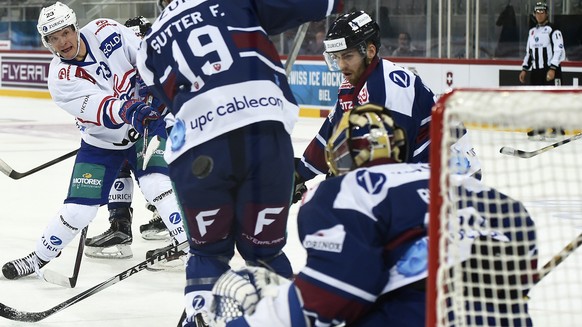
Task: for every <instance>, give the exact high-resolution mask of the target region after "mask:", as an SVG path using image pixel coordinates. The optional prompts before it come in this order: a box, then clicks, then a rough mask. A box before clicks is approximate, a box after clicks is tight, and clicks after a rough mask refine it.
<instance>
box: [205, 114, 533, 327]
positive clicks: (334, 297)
mask: <svg viewBox="0 0 582 327" xmlns="http://www.w3.org/2000/svg"><path fill="white" fill-rule="evenodd" d="M391 112H392V111H390V110H388V109H387V108H383V107H381V106H378V105H375V104H366V105H362V106H358V107H355V108H354V109H353V110H351V111H350V112H349V113H346V115H344V116H343V118H342V119H341V120H340V121H339V122H338V125H337V126H336V128H334V131H333V133H332V136H331V137H330V139H329V141H328V143H327V145H326V159H327V162H328V165H329V168H330V170H331V171H332V173H333V174H334V175H335V176H337V177H332V178H329V179H326V180H325V181H323V182H321V183H320V184H318V185H316V186H314V187H313V188H312V189H310V190H308V191H307V193H306V194H305V197H304V198H303V201H302V205H301V208H300V209H299V213H298V217H297V223H298V229H299V237H300V239H301V244H302V245H303V247H304V248H305V249H306V251H307V263H306V266H305V267H304V268H303V269H301V271H300V272H299V274H298V275H297V276H296V277H295V279H294V280H293V281H290V280H286V279H285V278H283V277H282V276H277V275H275V274H273V273H272V272H269V271H267V270H266V269H262V268H244V269H242V270H239V271H229V272H227V273H225V274H224V275H222V276H221V278H220V279H219V280H218V281H217V282H216V284H215V286H214V288H213V294H214V304H213V306H212V308H213V314H214V317H215V322H216V324H215V326H225V324H226V326H238V327H242V326H256V327H262V326H270V327H291V326H292V327H306V326H344V324H345V326H357V327H364V326H365V327H378V326H398V327H423V326H425V308H426V287H425V281H426V277H427V264H428V263H427V261H428V242H427V239H428V235H427V218H426V217H427V210H428V203H429V192H428V190H429V185H428V182H429V175H430V167H429V165H428V164H425V163H415V164H412V163H404V161H405V158H406V157H407V155H408V151H410V150H411V148H410V147H409V146H408V143H407V138H406V135H405V131H404V129H402V128H400V127H399V126H397V125H396V124H395V119H393V118H392V117H391ZM457 177H458V178H459V181H460V182H459V187H458V192H460V193H462V194H464V195H465V196H463V197H462V198H463V199H471V200H468V201H467V200H462V201H459V203H458V205H459V206H461V207H460V208H463V209H468V210H471V211H472V212H475V216H476V217H479V218H480V219H472V220H470V222H466V224H467V225H468V227H467V228H469V227H470V228H472V229H475V230H478V231H479V232H478V233H475V234H474V235H473V236H468V237H467V240H468V242H467V243H466V244H465V248H463V250H464V251H461V252H464V253H467V254H468V256H466V257H463V258H462V259H461V260H463V259H464V260H466V261H463V262H465V263H467V262H469V263H470V264H471V265H473V264H477V265H479V267H481V270H480V273H481V274H480V275H479V276H478V277H476V278H481V284H482V285H484V287H483V289H485V290H486V291H485V292H483V293H482V294H481V296H475V297H474V300H473V299H471V300H468V302H467V306H469V307H471V308H474V309H475V310H476V311H479V313H477V314H475V315H474V316H471V317H466V319H467V321H466V322H465V321H458V325H463V326H465V325H467V326H531V319H530V318H529V316H528V314H527V301H526V300H525V299H524V295H525V294H527V292H528V289H529V288H530V287H531V283H532V281H533V280H534V278H535V276H537V270H536V269H535V268H536V264H537V261H536V260H537V255H536V234H535V229H534V224H533V221H532V220H531V218H530V216H529V214H528V212H527V211H526V210H525V208H524V206H523V205H522V204H521V203H520V202H519V201H515V200H512V199H510V198H508V197H507V196H506V195H504V194H502V193H500V192H498V191H496V190H494V189H492V188H489V187H487V186H486V185H483V184H482V183H480V181H478V180H476V179H474V178H472V177H468V176H466V175H464V176H460V175H459V176H457ZM491 199H497V200H499V199H503V202H504V203H503V204H501V203H500V204H498V205H494V204H493V203H494V201H491ZM481 201H485V203H490V205H489V206H488V208H484V206H483V202H481ZM459 219H461V217H460V218H459ZM476 221H478V223H476ZM518 226H519V228H517V227H518ZM451 232H454V233H458V232H459V231H456V232H455V231H451ZM467 235H469V234H467ZM475 235H477V236H475ZM482 238H484V239H491V240H493V241H494V243H493V244H496V246H491V243H489V244H488V245H489V247H488V249H485V250H483V249H482V248H481V247H477V246H476V245H475V244H479V243H478V242H479V241H480V240H481V239H482ZM518 248H519V250H516V249H518ZM493 249H495V250H493ZM477 251H478V253H479V256H478V258H479V260H481V261H479V262H473V261H471V260H473V259H472V258H471V255H470V254H472V253H476V252H477ZM487 251H488V252H487ZM516 254H517V255H516ZM500 264H501V265H503V266H504V267H505V266H512V267H520V268H519V269H515V270H512V271H513V274H512V275H511V277H508V278H507V279H501V280H497V279H496V277H492V276H494V275H495V274H494V272H495V270H496V269H497V268H495V267H499V265H500ZM469 271H470V270H469ZM463 276H464V277H463V278H473V276H469V274H468V273H467V277H465V275H463ZM489 277H491V279H492V280H494V281H493V282H492V281H491V280H489V279H488V278H489ZM493 278H495V279H493ZM488 280H489V282H487V281H488ZM504 283H505V284H506V285H505V286H508V285H510V286H511V288H512V290H515V292H512V293H511V294H508V293H509V292H506V293H502V292H496V290H501V289H503V288H502V287H500V286H501V284H504ZM498 287H499V288H498ZM505 289H507V288H505ZM469 301H471V302H470V303H469ZM493 313H503V314H500V315H494V314H493ZM500 316H501V317H502V318H499V317H500ZM455 319H459V320H461V319H465V318H463V317H455ZM473 319H474V320H473Z"/></svg>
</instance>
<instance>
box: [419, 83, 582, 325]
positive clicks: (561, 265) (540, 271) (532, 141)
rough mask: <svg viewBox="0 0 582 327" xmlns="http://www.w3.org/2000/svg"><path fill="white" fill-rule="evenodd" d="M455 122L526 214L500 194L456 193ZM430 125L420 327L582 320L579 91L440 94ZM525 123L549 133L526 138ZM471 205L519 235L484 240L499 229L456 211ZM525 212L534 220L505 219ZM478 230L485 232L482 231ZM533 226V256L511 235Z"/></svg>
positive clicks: (489, 176)
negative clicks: (426, 238) (424, 298)
mask: <svg viewBox="0 0 582 327" xmlns="http://www.w3.org/2000/svg"><path fill="white" fill-rule="evenodd" d="M459 123H462V124H463V125H464V126H465V127H466V128H467V130H468V135H469V136H470V139H471V142H472V144H473V147H474V150H475V152H476V154H477V156H478V158H479V161H480V163H481V175H482V177H481V180H482V181H483V183H484V184H486V185H487V186H491V187H494V188H495V189H497V190H498V191H499V192H502V193H503V194H505V195H507V196H508V197H510V198H512V199H515V200H518V201H520V202H521V203H522V204H523V208H524V210H525V211H526V212H525V213H524V212H515V211H514V210H510V209H509V210H508V204H507V203H506V199H504V198H501V197H500V198H496V199H492V200H483V199H477V198H471V199H469V198H463V197H464V196H466V195H465V194H459V193H458V192H456V189H455V185H458V183H457V184H456V183H455V180H454V179H455V178H457V177H455V176H457V174H455V173H456V172H455V171H452V170H453V169H455V170H457V169H458V165H452V164H451V163H454V162H457V159H458V158H457V157H456V156H455V151H454V150H452V149H451V145H452V144H454V143H455V142H456V141H457V140H458V138H459V136H460V135H462V132H461V131H460V129H459ZM431 124H432V126H431V138H432V141H431V142H432V143H431V169H432V170H431V181H430V192H431V193H430V194H431V202H430V210H429V211H430V227H429V239H430V245H429V248H430V254H429V278H428V283H427V326H430V327H433V326H476V325H483V326H493V325H495V326H528V325H531V324H532V323H533V325H534V326H561V327H563V326H582V260H581V259H582V254H581V253H580V252H582V250H579V251H576V248H577V247H578V245H579V244H580V243H582V242H581V241H580V240H581V239H582V234H581V233H582V163H581V161H582V140H578V138H582V137H580V135H578V134H579V133H580V132H581V129H582V89H574V88H559V89H557V88H543V87H538V88H534V87H531V88H521V87H517V88H498V89H457V90H453V91H451V92H449V93H447V94H445V95H443V96H442V97H441V98H440V99H439V101H438V102H437V105H436V106H435V108H434V110H433V115H432V123H431ZM550 128H554V129H553V130H552V129H550ZM560 128H561V129H564V130H565V135H561V134H560V133H559V130H560ZM530 130H540V131H542V130H545V132H546V133H545V134H542V135H537V136H534V137H528V135H527V132H528V131H530ZM552 131H557V132H558V133H557V135H555V136H554V135H552ZM560 141H562V142H560ZM556 142H560V143H558V145H557V146H555V144H556ZM502 147H505V150H504V151H503V152H504V153H501V152H500V151H501V148H502ZM538 150H541V151H538ZM457 172H458V171H457ZM479 201H480V203H479ZM469 202H470V203H472V204H473V205H474V206H481V208H482V210H485V211H489V210H490V211H492V212H497V213H496V215H497V217H498V218H500V219H506V220H507V221H509V222H510V223H509V227H508V228H510V230H509V233H510V234H511V235H513V236H516V237H515V239H516V240H514V241H512V242H508V243H503V245H502V246H500V244H501V242H499V238H498V239H495V237H491V235H492V234H493V233H494V232H495V231H496V230H498V228H497V227H496V226H491V225H487V224H488V223H487V222H484V221H483V220H479V217H478V215H467V214H466V212H464V211H463V203H469ZM524 214H526V215H527V214H529V216H531V219H532V220H533V222H534V223H535V226H533V227H532V226H527V225H526V224H519V223H511V222H513V221H516V216H520V215H524ZM477 227H479V228H477ZM480 229H485V230H488V231H489V233H492V234H488V235H486V237H480V236H483V235H482V234H480V233H481V232H479V231H478V230H480ZM506 231H507V230H506ZM528 233H529V234H528ZM532 233H535V238H536V245H537V254H536V253H527V251H528V249H531V248H528V245H527V244H523V243H520V241H519V240H518V239H524V237H521V236H524V235H532ZM513 236H512V237H513ZM518 236H519V237H518ZM470 238H473V239H478V240H479V242H478V243H477V242H475V243H474V244H473V245H472V248H471V254H470V255H471V258H476V259H475V260H473V261H469V260H466V259H464V258H466V255H467V253H466V251H467V250H466V243H465V242H466V240H467V239H470ZM463 244H465V247H463ZM524 252H525V253H524ZM524 255H534V256H535V255H537V267H536V266H535V265H533V264H529V263H528V262H526V261H523V260H522V261H520V260H521V259H519V257H520V256H521V258H523V256H524ZM464 256H465V257H464ZM480 256H483V257H480ZM492 257H493V258H492ZM516 257H517V258H518V259H516ZM566 257H567V258H566ZM561 260H563V261H562V262H560V261H561ZM526 308H527V311H528V313H527V314H526V313H525V311H526ZM528 319H531V320H528Z"/></svg>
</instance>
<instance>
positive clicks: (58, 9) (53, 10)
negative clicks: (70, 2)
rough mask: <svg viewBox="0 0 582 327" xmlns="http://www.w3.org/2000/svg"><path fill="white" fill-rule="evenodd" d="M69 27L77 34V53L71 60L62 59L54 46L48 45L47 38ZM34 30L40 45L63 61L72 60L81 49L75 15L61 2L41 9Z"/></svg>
mask: <svg viewBox="0 0 582 327" xmlns="http://www.w3.org/2000/svg"><path fill="white" fill-rule="evenodd" d="M69 26H71V27H72V28H73V31H74V32H75V33H76V34H77V52H76V53H75V55H74V56H73V57H71V58H64V57H63V56H62V55H61V54H60V53H58V52H57V50H56V49H55V48H54V46H53V45H52V44H50V42H49V41H48V37H49V36H50V35H51V34H53V33H55V32H58V31H60V30H62V29H65V28H67V27H69ZM36 29H37V30H38V33H39V34H40V36H41V38H42V44H43V45H44V46H45V47H46V48H47V49H49V50H50V51H51V52H52V53H53V54H54V55H57V56H59V57H61V58H63V59H74V58H75V57H77V55H78V54H79V51H80V49H81V44H80V43H81V33H79V26H78V25H77V15H76V14H75V12H74V11H73V10H72V9H71V8H69V7H68V6H67V5H65V4H63V3H61V2H56V3H55V4H54V5H51V6H48V7H45V8H42V10H41V11H40V15H39V17H38V24H37V25H36Z"/></svg>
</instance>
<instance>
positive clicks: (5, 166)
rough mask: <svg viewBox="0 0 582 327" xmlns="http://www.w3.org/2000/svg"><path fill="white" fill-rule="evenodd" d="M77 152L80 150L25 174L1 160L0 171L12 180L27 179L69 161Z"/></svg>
mask: <svg viewBox="0 0 582 327" xmlns="http://www.w3.org/2000/svg"><path fill="white" fill-rule="evenodd" d="M77 152H79V149H77V150H73V151H71V152H69V153H67V154H64V155H62V156H60V157H58V158H56V159H53V160H51V161H49V162H47V163H44V164H42V165H40V166H38V167H36V168H33V169H31V170H29V171H25V172H23V173H19V172H17V171H16V170H14V169H12V167H10V166H8V164H7V163H5V162H4V161H3V160H2V159H0V171H2V172H3V173H4V175H6V176H8V177H10V178H12V179H21V178H22V177H26V176H28V175H31V174H34V173H36V172H37V171H40V170H43V169H45V168H48V167H50V166H52V165H54V164H56V163H59V162H61V161H63V160H65V159H68V158H70V157H72V156H74V155H76V154H77Z"/></svg>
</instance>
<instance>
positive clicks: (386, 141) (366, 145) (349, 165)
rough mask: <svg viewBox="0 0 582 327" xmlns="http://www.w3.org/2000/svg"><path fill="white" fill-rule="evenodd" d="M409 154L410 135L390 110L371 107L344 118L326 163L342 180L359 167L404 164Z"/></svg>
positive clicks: (330, 141) (334, 134)
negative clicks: (400, 125) (407, 139)
mask: <svg viewBox="0 0 582 327" xmlns="http://www.w3.org/2000/svg"><path fill="white" fill-rule="evenodd" d="M407 152H408V146H407V141H406V134H405V132H404V130H403V129H402V128H400V127H398V126H396V124H395V123H394V119H393V118H392V116H391V114H390V110H389V109H387V108H385V107H381V106H378V105H376V104H371V103H369V104H365V105H362V106H358V107H356V108H354V109H352V110H351V111H349V112H346V113H345V114H344V116H343V117H342V119H341V120H340V122H339V123H338V124H337V126H336V128H335V129H334V131H333V133H332V135H331V137H330V138H329V141H328V142H327V146H326V147H325V159H326V161H327V165H328V166H329V169H330V171H331V172H332V173H333V174H334V175H336V176H338V175H343V174H346V173H347V172H349V171H351V170H354V169H356V168H359V167H365V166H373V165H376V164H385V163H398V162H403V161H404V160H405V159H406V156H407Z"/></svg>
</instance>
